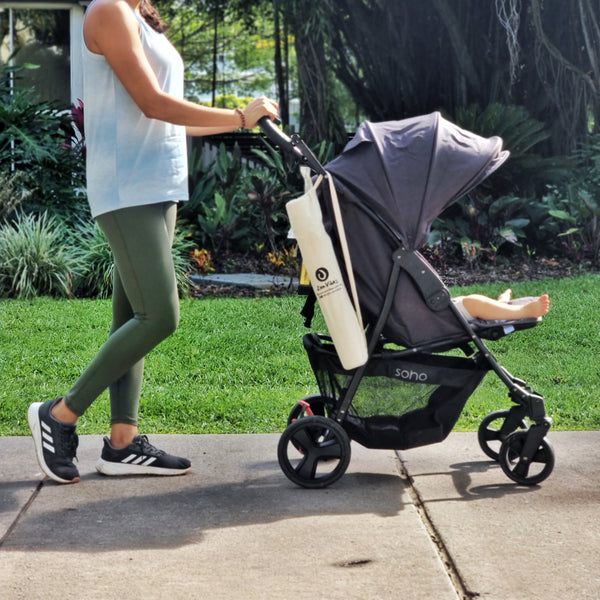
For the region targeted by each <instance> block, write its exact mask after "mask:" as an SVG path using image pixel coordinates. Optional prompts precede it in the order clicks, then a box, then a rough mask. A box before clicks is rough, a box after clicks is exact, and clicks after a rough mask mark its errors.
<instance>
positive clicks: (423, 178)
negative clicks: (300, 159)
mask: <svg viewBox="0 0 600 600" xmlns="http://www.w3.org/2000/svg"><path fill="white" fill-rule="evenodd" d="M508 155H509V153H508V152H507V151H503V150H502V139H501V138H499V137H491V138H489V139H486V138H483V137H480V136H478V135H476V134H474V133H471V132H470V131H465V130H464V129H461V128H460V127H457V126H456V125H454V124H453V123H451V122H450V121H447V120H446V119H444V118H443V117H442V116H441V114H440V113H439V112H434V113H432V114H429V115H424V116H419V117H414V118H410V119H405V120H402V121H387V122H384V123H369V122H364V123H362V124H361V125H360V127H359V128H358V130H357V132H356V135H355V136H354V138H353V139H352V140H351V141H350V142H349V143H348V144H347V145H346V147H345V148H344V152H343V153H342V154H341V155H340V156H338V157H337V158H336V159H334V160H333V161H331V162H330V163H329V164H327V166H326V169H327V171H328V172H329V173H331V174H333V175H334V177H335V179H336V180H337V181H339V182H342V183H343V184H345V187H347V188H348V189H353V190H360V199H361V201H362V202H364V203H365V204H367V205H368V206H370V207H371V208H373V209H374V210H375V211H376V212H377V213H379V214H380V215H381V216H382V217H383V219H384V220H386V221H387V222H388V223H390V224H391V225H392V226H393V227H394V228H395V229H396V230H397V231H398V233H399V234H400V236H401V238H402V241H403V242H404V244H405V246H406V248H407V249H408V250H416V249H418V248H420V247H422V246H423V245H424V244H425V242H426V241H427V239H428V236H429V231H430V228H431V224H432V222H433V221H434V220H435V219H436V218H437V217H438V216H439V214H440V213H441V212H442V211H443V210H444V209H445V208H446V207H447V206H449V205H450V204H452V203H453V202H455V201H456V200H458V199H459V198H460V197H461V196H464V195H465V194H466V193H468V192H469V191H470V190H471V189H473V188H474V187H475V186H476V185H478V184H479V183H481V182H482V181H483V180H484V179H485V178H486V177H487V176H488V175H490V174H491V173H492V172H493V171H495V170H496V169H497V168H498V167H499V166H500V165H501V164H502V163H503V162H504V161H505V160H506V159H507V158H508Z"/></svg>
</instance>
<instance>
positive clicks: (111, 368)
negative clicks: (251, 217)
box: [28, 0, 277, 483]
mask: <svg viewBox="0 0 600 600" xmlns="http://www.w3.org/2000/svg"><path fill="white" fill-rule="evenodd" d="M166 29H167V27H166V25H165V24H164V23H163V21H162V20H161V18H160V16H159V14H158V13H157V11H156V10H155V9H154V7H153V6H152V5H151V3H150V2H149V0H94V1H93V2H92V3H91V4H90V6H89V8H88V10H87V13H86V18H85V23H84V48H83V56H84V104H85V131H86V146H87V187H88V199H89V203H90V208H91V211H92V216H93V217H94V218H95V219H96V220H97V222H98V224H99V225H100V227H101V228H102V230H103V231H104V233H105V234H106V237H107V239H108V241H109V243H110V246H111V248H112V250H113V254H114V259H115V276H114V291H113V321H112V326H111V330H110V336H109V339H108V341H107V342H106V343H105V344H104V346H102V348H101V349H100V351H99V352H98V354H97V355H96V357H95V358H94V359H93V360H92V362H91V363H90V365H89V366H88V368H87V369H86V370H85V372H84V373H83V374H82V375H81V377H80V378H79V379H78V380H77V381H76V382H75V384H74V385H73V387H72V388H71V389H70V390H69V391H68V392H67V393H66V394H65V395H64V396H62V397H59V398H57V399H56V400H49V401H47V402H36V403H34V404H32V405H31V406H30V407H29V411H28V423H29V427H30V429H31V432H32V436H33V439H34V445H35V449H36V456H37V459H38V462H39V463H40V466H41V468H42V470H43V471H44V473H45V474H46V475H47V476H48V477H50V478H51V479H53V480H55V481H57V482H60V483H75V482H77V481H79V472H78V470H77V467H76V466H75V464H74V462H73V459H74V458H75V455H76V449H77V443H78V438H77V434H76V430H75V425H76V423H77V420H78V419H79V417H81V416H82V415H83V414H84V413H85V411H86V410H87V408H88V407H89V406H90V405H91V404H92V402H93V401H94V400H95V399H96V398H97V397H98V396H99V395H100V394H101V393H102V392H103V391H104V390H105V389H106V388H108V389H109V393H110V403H111V432H110V438H108V437H105V438H104V447H103V449H102V454H101V457H100V460H99V461H98V463H97V465H96V468H97V470H98V471H99V472H100V473H103V474H106V475H128V474H157V475H180V474H183V473H186V472H187V471H188V470H189V469H190V466H191V464H190V461H189V460H187V459H185V458H181V457H177V456H172V455H170V454H167V453H166V452H164V451H162V450H159V449H157V448H155V447H154V446H153V445H151V444H150V443H149V441H148V439H147V437H146V436H142V435H139V432H138V406H139V398H140V391H141V384H142V376H143V367H144V356H145V355H146V354H147V353H148V352H149V351H150V350H151V349H152V348H154V347H155V346H156V345H157V344H158V343H159V342H160V341H162V340H163V339H164V338H166V337H168V336H169V335H170V334H171V333H172V332H173V331H174V330H175V328H176V327H177V324H178V320H179V302H178V296H177V285H176V280H175V271H174V266H173V260H172V256H171V245H172V241H173V231H174V228H175V220H176V206H177V202H178V201H181V200H186V199H187V198H188V191H187V157H186V133H187V135H211V134H216V133H223V132H227V131H233V130H235V129H238V128H239V127H248V128H252V127H254V126H255V125H256V123H257V121H258V120H259V119H260V118H261V117H263V116H268V117H270V118H275V117H276V116H277V105H276V103H274V102H273V101H271V100H269V99H268V98H258V99H256V100H254V101H253V102H251V103H250V104H248V105H247V106H246V107H245V108H244V109H243V110H241V109H235V110H228V109H218V108H208V107H204V106H200V105H197V104H195V103H192V102H188V101H186V100H184V98H183V63H182V60H181V57H180V56H179V54H178V53H177V51H176V50H175V48H174V47H173V46H172V45H171V44H170V43H169V41H168V40H167V38H166V37H165V36H164V35H163V33H164V31H165V30H166Z"/></svg>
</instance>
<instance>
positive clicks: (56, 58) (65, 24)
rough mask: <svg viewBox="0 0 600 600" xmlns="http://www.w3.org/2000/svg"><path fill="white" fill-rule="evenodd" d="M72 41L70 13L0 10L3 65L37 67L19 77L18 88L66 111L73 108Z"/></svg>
mask: <svg viewBox="0 0 600 600" xmlns="http://www.w3.org/2000/svg"><path fill="white" fill-rule="evenodd" d="M70 39H71V34H70V13H69V10H62V9H50V10H48V9H45V10H34V9H26V8H0V65H1V66H2V67H4V66H5V65H6V64H7V63H8V62H9V61H10V62H11V63H12V64H14V65H17V66H18V65H25V64H28V65H36V66H37V68H35V69H23V70H22V71H20V72H19V73H18V75H17V77H18V78H19V81H18V85H19V86H24V87H32V88H35V90H36V93H37V94H38V95H39V96H40V98H41V99H43V100H47V101H51V102H56V103H57V105H58V106H59V107H64V108H67V107H69V106H70V104H71V73H70V71H71V65H70ZM11 53H12V54H11Z"/></svg>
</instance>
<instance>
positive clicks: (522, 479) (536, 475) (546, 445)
mask: <svg viewBox="0 0 600 600" xmlns="http://www.w3.org/2000/svg"><path fill="white" fill-rule="evenodd" d="M527 435H528V432H527V431H514V432H513V433H511V434H510V435H509V436H508V437H507V438H506V439H505V440H504V441H503V442H502V446H501V448H500V456H499V459H498V461H499V463H500V466H501V467H502V470H503V471H504V473H505V474H506V475H507V476H508V477H509V478H510V479H512V480H513V481H516V482H517V483H520V484H522V485H536V484H537V483H540V482H541V481H544V479H546V478H547V477H548V476H549V475H550V473H552V469H554V449H553V448H552V445H551V444H550V442H549V441H548V440H547V439H546V438H543V439H542V441H541V442H540V445H539V446H538V448H537V450H536V451H535V454H534V455H533V457H532V458H531V460H526V459H524V458H522V457H521V453H522V451H523V448H524V446H525V442H526V440H527Z"/></svg>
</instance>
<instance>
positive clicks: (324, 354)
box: [260, 119, 554, 488]
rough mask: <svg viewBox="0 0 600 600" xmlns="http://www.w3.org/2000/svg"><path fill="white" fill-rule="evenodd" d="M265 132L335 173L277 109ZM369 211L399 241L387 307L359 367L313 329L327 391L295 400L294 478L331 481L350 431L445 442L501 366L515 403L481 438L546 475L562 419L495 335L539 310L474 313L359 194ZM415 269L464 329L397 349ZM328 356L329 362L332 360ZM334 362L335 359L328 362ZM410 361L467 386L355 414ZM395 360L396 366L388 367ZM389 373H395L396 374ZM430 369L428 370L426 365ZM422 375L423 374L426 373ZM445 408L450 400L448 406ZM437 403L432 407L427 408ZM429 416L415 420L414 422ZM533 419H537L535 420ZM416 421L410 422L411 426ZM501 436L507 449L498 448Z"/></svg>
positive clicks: (376, 443) (291, 429)
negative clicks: (474, 317)
mask: <svg viewBox="0 0 600 600" xmlns="http://www.w3.org/2000/svg"><path fill="white" fill-rule="evenodd" d="M260 126H261V129H262V130H263V132H264V133H265V135H266V136H267V137H268V138H269V139H270V140H271V141H272V142H274V143H276V144H277V145H278V146H280V148H281V149H282V150H284V151H286V152H287V153H289V154H291V155H292V156H294V157H295V158H297V159H298V160H299V161H300V162H301V164H304V165H307V166H309V167H310V168H311V169H312V170H313V171H314V172H316V173H317V174H322V175H324V176H327V173H326V171H325V169H324V167H323V166H322V165H321V164H320V163H319V161H318V160H317V159H316V157H315V156H314V155H313V154H312V152H311V151H310V149H309V148H308V147H307V146H306V144H305V143H304V142H303V141H302V140H300V139H299V138H298V136H296V135H294V136H292V137H288V136H287V135H286V134H284V133H283V132H281V130H279V129H278V128H277V127H275V126H274V125H273V123H272V122H271V121H270V120H268V119H263V120H261V122H260ZM352 202H354V204H355V206H357V207H358V208H359V209H360V210H361V211H362V212H363V213H364V215H365V216H366V217H367V218H368V219H370V220H372V221H373V222H374V223H376V224H377V226H378V228H379V229H380V230H381V231H382V232H383V233H384V234H385V235H386V236H387V238H388V241H389V245H390V247H391V248H395V249H394V250H393V251H392V255H391V259H392V267H391V272H390V275H389V278H388V280H387V289H386V292H385V295H384V298H383V303H382V306H381V310H380V311H379V314H378V317H377V319H376V320H375V321H374V322H371V323H368V324H367V327H366V336H367V344H368V360H367V362H366V363H365V364H364V365H362V366H360V367H357V368H356V369H353V370H352V371H346V370H344V369H343V367H342V366H341V364H340V363H339V360H337V354H336V352H335V348H334V346H333V343H331V338H330V337H329V336H326V335H322V334H314V333H313V334H307V335H306V336H304V346H305V348H306V350H307V353H308V356H309V360H310V362H311V366H312V368H313V371H314V372H315V376H316V377H317V381H318V384H319V390H320V393H319V394H315V395H311V396H308V397H306V398H304V399H302V400H300V401H299V402H298V403H297V404H296V405H295V406H294V408H293V409H292V410H291V412H290V414H289V417H288V425H287V428H286V429H285V431H284V432H283V434H282V436H281V438H280V441H279V446H278V459H279V464H280V467H281V469H282V471H283V472H284V474H285V475H286V476H287V477H288V478H289V479H290V480H291V481H293V482H294V483H296V484H298V485H300V486H302V487H306V488H321V487H325V486H328V485H330V484H332V483H334V482H335V481H337V480H338V479H339V478H340V477H341V476H342V475H343V474H344V473H345V471H346V469H347V467H348V464H349V461H350V439H352V440H355V441H357V442H358V443H360V444H362V445H364V446H366V447H369V448H382V449H383V448H387V449H395V450H404V449H409V448H415V447H417V446H421V445H426V444H431V443H437V442H440V441H442V440H443V439H445V438H446V437H447V435H448V434H449V433H450V431H451V429H452V427H453V426H454V424H455V422H456V420H457V419H458V417H459V416H460V412H461V411H462V409H463V407H464V405H465V404H466V401H467V399H468V397H469V396H470V395H471V393H472V392H473V391H474V389H475V387H476V386H477V385H478V383H479V382H480V381H481V379H483V376H484V375H485V374H486V373H487V372H489V371H493V372H494V373H495V374H496V375H497V376H498V378H499V379H500V381H501V382H502V383H503V384H504V385H505V386H506V388H507V390H508V396H509V398H510V400H511V401H512V403H513V406H512V407H511V408H510V409H508V410H500V411H495V412H493V413H490V414H489V415H487V416H486V417H485V418H484V419H483V421H482V422H481V425H480V426H479V429H478V441H479V445H480V447H481V449H482V450H483V452H484V453H485V454H486V455H487V456H488V457H489V458H491V459H493V460H496V461H498V462H499V464H500V466H501V467H502V470H503V471H504V473H505V474H506V475H507V476H508V477H509V478H510V479H511V480H513V481H514V482H516V483H518V484H522V485H536V484H538V483H540V482H541V481H543V480H545V479H546V478H547V477H548V476H549V475H550V473H551V472H552V470H553V468H554V450H553V448H552V446H551V445H550V443H549V441H548V440H547V439H546V434H547V433H548V431H549V429H550V427H551V426H552V419H551V418H550V417H549V416H547V414H546V408H545V402H544V397H543V396H542V395H540V394H539V393H537V392H535V391H533V390H532V389H531V388H529V387H528V386H527V384H526V382H525V381H523V380H521V379H519V378H517V377H514V376H513V375H512V374H511V373H509V372H508V371H507V370H506V369H505V368H504V367H503V366H502V365H500V364H499V362H498V361H497V360H496V358H495V357H494V355H493V354H492V352H491V351H490V349H489V348H488V346H487V345H486V344H485V342H484V338H485V339H491V340H495V339H499V338H500V337H503V336H505V335H507V334H508V333H511V332H512V331H515V330H520V329H526V328H530V327H533V326H535V325H536V324H537V320H536V319H526V320H520V321H491V322H485V321H475V322H473V323H470V322H469V321H467V319H465V318H464V316H463V315H462V314H461V313H460V312H459V311H458V309H457V308H456V307H455V306H454V303H453V302H452V301H451V297H450V293H449V291H448V289H447V288H446V286H445V285H444V283H443V281H442V280H441V279H440V277H439V276H438V274H437V273H436V272H435V270H434V269H433V268H432V267H431V265H430V264H429V263H428V262H427V261H426V260H425V258H424V257H423V256H422V255H421V254H420V253H419V252H418V251H416V250H407V249H406V247H405V245H404V244H403V242H402V239H401V237H400V235H399V233H398V232H397V231H396V230H395V229H394V228H393V227H392V226H391V225H390V224H389V223H388V222H387V221H385V220H384V219H383V218H382V217H381V215H379V214H378V213H377V212H376V211H375V210H373V209H372V208H371V207H369V206H367V205H366V204H364V203H362V202H361V201H359V200H357V199H356V198H354V199H352ZM403 271H404V272H406V273H408V275H409V276H410V278H411V279H412V281H413V283H414V284H415V286H416V287H417V288H418V290H419V291H420V293H421V295H422V297H423V298H424V300H425V303H426V304H427V306H428V307H429V308H430V309H431V310H433V311H439V310H442V309H445V308H447V307H450V309H451V310H452V312H453V314H454V315H455V317H456V318H457V319H458V321H459V322H460V324H461V326H462V328H463V330H464V335H462V336H456V337H454V338H453V339H445V340H442V341H434V342H426V343H421V344H417V345H415V346H411V347H405V348H403V349H393V350H391V349H388V348H386V347H385V344H386V340H385V338H384V337H383V335H382V334H383V331H384V328H385V325H386V321H387V319H388V317H389V315H390V311H391V310H392V305H393V299H394V295H395V292H396V289H397V286H398V282H399V280H400V274H401V273H402V272H403ZM451 349H460V350H461V351H462V353H463V354H464V357H451V358H450V357H447V356H446V355H445V354H442V353H443V352H446V351H448V350H451ZM323 361H324V362H323ZM323 364H325V367H323ZM384 364H385V365H391V366H392V368H393V366H395V365H402V367H397V368H396V369H395V370H396V371H397V372H399V373H401V374H405V373H406V374H407V376H408V378H409V379H410V378H411V374H414V378H416V379H417V380H418V371H416V370H414V371H413V370H412V369H410V367H407V368H406V369H405V368H404V366H405V365H411V364H417V365H422V364H424V365H431V364H433V365H434V367H437V366H440V367H441V369H442V371H443V370H444V369H450V370H452V373H453V374H458V373H459V372H464V373H465V375H464V377H465V380H464V382H465V387H466V392H465V393H460V394H458V395H457V396H456V398H453V399H451V400H450V401H447V399H446V396H445V395H446V391H447V390H448V389H449V388H445V390H440V391H444V393H443V394H442V396H444V398H443V400H437V402H438V404H437V408H435V409H434V408H432V407H430V405H432V403H433V404H435V402H432V399H433V397H434V396H436V393H434V394H433V395H432V396H431V398H430V400H429V402H428V405H427V407H425V409H419V410H413V411H412V412H408V413H407V414H406V415H404V416H403V417H401V418H396V417H392V416H389V417H370V418H366V419H364V418H361V417H358V416H357V415H355V414H353V410H352V403H353V400H354V399H355V397H356V394H357V391H358V389H359V386H360V384H361V382H362V381H363V380H364V379H365V378H366V377H369V375H370V374H372V373H373V371H378V370H381V368H382V365H384ZM388 370H389V368H388ZM387 376H388V377H389V375H387ZM423 376H424V375H423ZM416 384H418V381H417V382H416ZM442 405H443V406H444V408H441V406H442ZM428 410H429V412H427V411H428ZM434 410H435V411H438V412H439V413H441V412H444V417H443V418H442V422H441V424H440V423H437V421H438V418H437V417H436V419H435V420H436V424H435V427H432V426H431V417H432V415H433V412H432V411H434ZM411 419H412V422H413V423H419V426H421V424H422V423H425V422H426V425H424V426H422V427H417V428H416V431H413V429H414V427H411V426H410V425H408V426H407V424H406V423H405V422H404V421H407V422H408V423H410V422H411ZM525 419H528V420H530V421H531V425H528V423H527V422H526V421H525ZM407 427H409V429H408V430H407ZM498 446H499V449H498Z"/></svg>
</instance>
